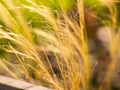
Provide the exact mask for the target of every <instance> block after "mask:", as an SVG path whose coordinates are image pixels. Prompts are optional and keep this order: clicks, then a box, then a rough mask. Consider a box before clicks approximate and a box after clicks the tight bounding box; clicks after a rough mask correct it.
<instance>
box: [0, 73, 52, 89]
mask: <svg viewBox="0 0 120 90" xmlns="http://www.w3.org/2000/svg"><path fill="white" fill-rule="evenodd" d="M0 90H52V89H49V88H46V87H42V86H36V85H33V84H31V83H28V82H24V81H20V80H16V79H13V78H10V77H6V76H2V75H0Z"/></svg>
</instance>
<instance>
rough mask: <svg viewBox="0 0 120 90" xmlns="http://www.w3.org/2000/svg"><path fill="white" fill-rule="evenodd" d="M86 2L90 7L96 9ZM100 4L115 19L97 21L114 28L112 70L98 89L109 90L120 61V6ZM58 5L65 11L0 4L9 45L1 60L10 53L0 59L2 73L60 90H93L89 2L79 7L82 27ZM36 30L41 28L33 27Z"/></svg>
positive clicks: (1, 35)
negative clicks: (89, 44) (87, 23)
mask: <svg viewBox="0 0 120 90" xmlns="http://www.w3.org/2000/svg"><path fill="white" fill-rule="evenodd" d="M86 2H87V3H88V5H89V3H91V2H88V1H87V0H86V1H85V3H86ZM99 2H100V3H101V5H103V6H104V8H106V9H107V10H108V12H109V13H110V15H109V17H110V18H109V17H108V18H109V19H107V20H104V18H103V19H102V18H101V17H98V18H99V19H100V20H101V23H102V24H103V26H104V27H106V26H109V27H111V31H110V32H111V33H112V37H111V38H112V39H111V41H110V44H109V45H108V46H109V52H110V57H111V60H110V65H109V69H108V71H107V74H106V77H105V78H104V81H103V83H102V84H101V85H100V86H99V87H98V89H99V90H104V88H107V89H108V90H110V88H111V85H110V82H111V77H112V74H111V73H112V72H113V70H114V68H115V66H116V65H117V62H118V61H119V59H118V58H119V37H120V32H119V30H118V31H116V30H115V29H119V26H117V23H118V22H117V17H118V16H117V15H118V12H117V6H116V4H115V3H116V2H117V3H118V2H119V1H117V0H116V2H115V1H114V2H113V1H112V0H111V2H109V3H108V1H107V0H106V1H102V0H99ZM59 5H60V10H54V9H53V8H51V7H50V6H49V7H47V6H45V5H43V4H42V5H39V3H36V2H35V0H26V1H25V2H24V3H22V2H20V1H14V0H1V1H0V13H1V14H0V23H1V25H0V26H1V28H0V40H1V41H3V42H5V43H6V45H5V46H3V47H2V48H1V49H0V52H2V53H1V54H4V53H5V54H4V55H2V57H1V58H0V67H1V68H3V69H4V70H5V74H6V73H7V75H9V76H11V77H13V78H16V79H21V78H22V79H24V80H26V81H29V82H32V83H35V84H39V85H43V86H46V87H50V88H55V89H57V90H80V89H81V90H90V87H91V86H90V85H91V84H90V79H91V77H92V76H91V75H92V74H91V69H90V60H89V57H88V56H89V49H88V44H87V41H88V40H87V39H88V38H87V31H86V24H85V15H84V9H85V7H84V1H83V0H77V1H76V7H77V9H78V14H79V18H78V21H77V20H76V19H74V16H73V17H72V16H69V15H68V11H69V9H68V11H66V7H65V6H64V4H63V3H62V2H59ZM90 6H91V5H90ZM91 8H92V7H91ZM104 8H103V11H104ZM93 11H94V10H93ZM95 13H97V15H98V14H99V12H97V11H95ZM26 14H28V16H25V15H26ZM37 20H41V21H37ZM108 20H109V21H108ZM78 22H80V23H78ZM36 24H37V25H38V26H34V25H36ZM104 83H105V84H104Z"/></svg>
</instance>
